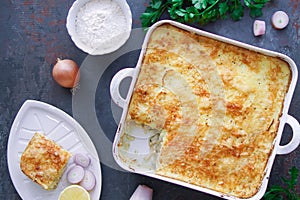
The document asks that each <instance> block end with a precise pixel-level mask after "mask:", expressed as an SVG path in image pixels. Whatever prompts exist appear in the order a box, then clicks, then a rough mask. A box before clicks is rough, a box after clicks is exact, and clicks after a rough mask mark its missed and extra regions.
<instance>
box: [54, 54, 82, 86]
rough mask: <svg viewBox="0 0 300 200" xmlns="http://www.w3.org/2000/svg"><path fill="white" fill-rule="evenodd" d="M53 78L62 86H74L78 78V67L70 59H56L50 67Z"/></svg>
mask: <svg viewBox="0 0 300 200" xmlns="http://www.w3.org/2000/svg"><path fill="white" fill-rule="evenodd" d="M52 76H53V78H54V80H55V81H56V82H57V83H58V84H59V85H60V86H62V87H65V88H75V87H76V86H77V85H78V82H79V79H80V73H79V67H78V65H77V63H76V62H74V61H73V60H70V59H63V60H61V59H59V58H58V59H57V62H56V64H55V65H54V67H53V69H52Z"/></svg>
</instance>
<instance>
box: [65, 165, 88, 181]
mask: <svg viewBox="0 0 300 200" xmlns="http://www.w3.org/2000/svg"><path fill="white" fill-rule="evenodd" d="M83 177H84V169H83V167H81V166H79V165H75V166H74V167H72V168H71V169H70V170H69V172H68V174H67V180H68V181H69V182H70V183H73V184H75V183H79V182H80V181H82V180H83Z"/></svg>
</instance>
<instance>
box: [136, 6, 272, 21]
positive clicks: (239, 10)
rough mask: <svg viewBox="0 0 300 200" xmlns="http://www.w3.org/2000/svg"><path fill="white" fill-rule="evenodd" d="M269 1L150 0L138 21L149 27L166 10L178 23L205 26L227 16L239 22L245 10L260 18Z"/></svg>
mask: <svg viewBox="0 0 300 200" xmlns="http://www.w3.org/2000/svg"><path fill="white" fill-rule="evenodd" d="M269 1H270V0H151V1H150V4H149V6H148V7H147V8H146V10H145V12H144V13H143V14H142V15H141V17H140V19H141V22H142V26H143V27H149V26H151V25H152V24H153V23H155V22H156V21H158V20H159V19H160V17H161V16H162V14H163V13H164V12H165V11H166V10H167V11H168V13H169V16H170V18H171V19H173V20H175V21H179V22H186V23H194V22H199V23H200V24H201V25H203V24H207V23H209V22H212V21H216V20H217V19H220V18H221V19H225V18H227V16H228V15H229V16H230V18H231V19H232V20H235V21H237V20H240V19H241V18H242V17H243V16H244V10H245V8H248V9H249V10H250V16H252V17H259V16H262V8H263V7H264V6H265V4H266V3H267V2H269Z"/></svg>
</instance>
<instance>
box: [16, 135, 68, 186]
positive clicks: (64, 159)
mask: <svg viewBox="0 0 300 200" xmlns="http://www.w3.org/2000/svg"><path fill="white" fill-rule="evenodd" d="M70 156H71V154H70V153H69V152H68V151H67V150H64V149H63V148H62V147H60V146H59V145H58V144H56V143H55V142H54V141H52V140H50V139H48V138H46V137H45V136H44V135H43V134H41V133H35V134H34V136H33V137H32V139H31V140H30V142H29V144H28V145H27V147H26V149H25V151H24V152H23V153H22V156H21V162H20V167H21V170H22V172H23V173H24V174H25V175H26V176H28V177H29V178H30V179H31V180H33V181H34V182H36V183H38V184H39V185H41V186H42V187H43V188H44V189H46V190H53V189H55V188H56V187H57V184H58V183H59V181H60V179H61V177H62V175H63V172H64V170H65V168H66V166H67V164H68V160H69V159H70Z"/></svg>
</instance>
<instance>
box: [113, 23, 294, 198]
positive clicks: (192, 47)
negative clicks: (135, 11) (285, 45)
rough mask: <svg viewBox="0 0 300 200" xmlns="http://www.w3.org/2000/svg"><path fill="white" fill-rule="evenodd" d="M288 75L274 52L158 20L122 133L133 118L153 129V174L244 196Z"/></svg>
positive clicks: (259, 172)
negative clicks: (194, 31) (209, 36)
mask: <svg viewBox="0 0 300 200" xmlns="http://www.w3.org/2000/svg"><path fill="white" fill-rule="evenodd" d="M290 81H291V71H290V68H289V65H288V63H286V62H285V61H283V60H282V59H280V58H276V57H270V56H266V55H263V54H261V53H258V52H255V51H251V50H247V49H245V48H241V47H238V46H234V45H231V44H228V43H224V42H221V41H217V40H214V39H211V38H207V37H204V36H201V35H197V34H195V33H193V32H190V31H186V30H183V29H180V28H177V27H175V26H172V25H170V24H163V25H161V26H159V27H157V28H156V29H155V30H154V31H153V32H152V34H151V36H150V38H149V41H148V43H147V49H146V51H145V54H144V57H143V60H142V63H141V66H140V71H139V75H138V79H137V81H136V83H135V86H134V90H133V94H132V97H131V100H130V104H129V107H128V112H127V117H126V128H125V129H124V130H125V135H126V134H128V131H129V130H130V126H132V124H134V126H136V125H140V126H142V127H143V128H146V129H149V130H155V131H154V132H157V133H159V136H158V137H157V140H158V142H157V144H158V145H156V147H154V149H155V151H156V152H157V157H156V158H155V162H156V163H155V173H156V174H158V175H161V176H166V177H169V178H172V179H177V180H180V181H184V182H187V183H190V184H194V185H197V186H200V187H204V188H208V189H211V190H214V191H218V192H221V193H224V194H228V195H231V196H235V197H238V198H249V197H251V196H253V195H255V194H256V193H257V191H258V190H259V187H260V185H261V180H262V178H263V176H264V171H265V168H266V165H267V162H268V158H269V155H270V154H271V152H272V149H273V145H274V139H275V137H276V134H277V130H278V126H279V119H280V116H281V112H282V109H283V102H284V98H285V95H286V93H287V91H288V88H289V84H290ZM128 135H130V134H128ZM128 140H130V138H129V139H128V138H127V139H126V138H125V137H122V138H121V140H120V143H119V144H118V145H119V146H122V145H123V146H126V142H127V141H128ZM150 142H151V141H150ZM120 156H121V157H122V156H123V158H124V157H125V156H126V155H125V154H124V153H122V152H120Z"/></svg>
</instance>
